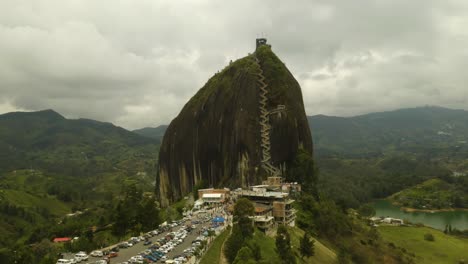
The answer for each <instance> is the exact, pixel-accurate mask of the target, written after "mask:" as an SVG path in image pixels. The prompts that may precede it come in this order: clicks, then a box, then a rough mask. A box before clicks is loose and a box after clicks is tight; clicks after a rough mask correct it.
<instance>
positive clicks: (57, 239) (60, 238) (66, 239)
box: [53, 237, 71, 243]
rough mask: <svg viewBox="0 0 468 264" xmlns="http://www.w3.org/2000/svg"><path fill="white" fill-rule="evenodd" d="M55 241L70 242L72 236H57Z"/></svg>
mask: <svg viewBox="0 0 468 264" xmlns="http://www.w3.org/2000/svg"><path fill="white" fill-rule="evenodd" d="M53 241H54V243H63V242H68V241H71V238H69V237H56V238H54V240H53Z"/></svg>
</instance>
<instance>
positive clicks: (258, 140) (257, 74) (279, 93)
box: [157, 45, 312, 206]
mask: <svg viewBox="0 0 468 264" xmlns="http://www.w3.org/2000/svg"><path fill="white" fill-rule="evenodd" d="M262 77H264V80H263V82H262V80H261V79H262ZM265 84H266V86H265ZM262 88H263V90H264V91H262ZM265 90H266V92H265ZM265 97H266V100H265ZM262 106H263V107H262ZM265 110H266V111H265ZM265 120H267V121H265ZM265 122H268V123H265ZM266 140H268V141H269V142H268V143H269V145H268V146H266V143H265V141H266ZM262 142H263V143H262ZM268 148H269V149H270V150H269V151H268V152H269V154H270V155H271V160H270V161H269V162H270V164H271V165H273V166H274V167H276V168H278V170H277V172H278V173H280V174H282V173H284V171H285V169H286V168H287V167H288V164H289V163H290V162H291V161H292V160H293V159H294V157H295V154H296V152H297V150H298V148H303V149H305V150H307V151H308V152H310V153H312V138H311V134H310V130H309V125H308V123H307V117H306V114H305V111H304V103H303V100H302V93H301V88H300V86H299V84H298V82H297V81H296V80H295V79H294V77H293V75H292V74H291V73H290V72H289V70H288V69H287V68H286V66H285V65H284V63H283V62H281V61H280V59H279V58H278V57H277V56H276V55H275V54H274V53H273V52H272V51H271V47H270V46H268V45H259V47H257V49H256V51H255V52H254V53H253V54H251V55H249V56H247V57H244V58H242V59H239V60H237V61H235V62H232V63H230V64H229V65H228V66H227V67H225V68H224V69H223V70H222V71H221V72H219V73H217V74H215V75H214V76H213V77H212V78H210V79H209V80H208V82H207V83H206V84H205V85H204V86H203V87H202V88H201V89H200V90H199V91H198V92H197V93H196V94H195V96H193V97H192V98H191V99H190V101H188V102H187V104H186V105H185V106H184V108H183V109H182V111H181V112H180V113H179V115H178V116H177V117H176V118H175V119H174V120H172V122H171V123H170V125H169V127H168V128H167V130H166V133H165V135H164V138H163V141H162V144H161V149H160V152H159V165H158V166H159V170H158V176H157V191H158V192H159V196H160V200H161V204H162V205H163V206H167V205H168V204H169V203H170V202H172V201H175V200H177V199H179V198H181V197H183V196H184V195H185V194H187V193H189V192H191V191H192V189H193V187H194V186H201V187H223V186H226V187H241V186H248V185H253V184H260V183H261V181H262V180H264V179H266V177H267V176H268V175H269V174H271V173H272V172H271V171H268V170H267V169H268V168H267V166H265V160H264V159H265V149H267V150H268ZM262 160H264V161H263V163H262Z"/></svg>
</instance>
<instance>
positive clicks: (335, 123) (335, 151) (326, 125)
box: [308, 107, 468, 158]
mask: <svg viewBox="0 0 468 264" xmlns="http://www.w3.org/2000/svg"><path fill="white" fill-rule="evenodd" d="M308 119H309V125H310V127H311V131H312V137H313V139H314V149H315V154H316V156H318V157H323V156H326V157H330V156H333V157H346V158H360V157H366V158H368V157H376V156H382V155H391V154H395V153H397V154H401V153H402V152H404V153H409V154H414V155H419V156H422V157H431V158H432V157H434V156H436V157H447V156H448V157H454V158H456V157H466V156H467V155H468V134H467V133H466V131H467V130H468V111H464V110H453V109H447V108H442V107H418V108H408V109H400V110H395V111H389V112H380V113H371V114H366V115H361V116H355V117H333V116H324V115H316V116H309V117H308Z"/></svg>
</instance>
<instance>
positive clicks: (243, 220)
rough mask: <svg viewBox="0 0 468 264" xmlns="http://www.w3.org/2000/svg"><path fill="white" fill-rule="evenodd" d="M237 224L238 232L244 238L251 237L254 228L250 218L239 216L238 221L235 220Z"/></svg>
mask: <svg viewBox="0 0 468 264" xmlns="http://www.w3.org/2000/svg"><path fill="white" fill-rule="evenodd" d="M237 225H238V226H239V229H240V232H241V234H242V236H243V237H244V238H250V237H252V235H253V233H254V228H253V225H252V219H250V218H249V217H247V216H242V217H240V218H239V221H238V222H237Z"/></svg>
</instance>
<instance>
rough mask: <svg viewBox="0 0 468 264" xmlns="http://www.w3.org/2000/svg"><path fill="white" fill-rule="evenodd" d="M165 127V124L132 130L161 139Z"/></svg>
mask: <svg viewBox="0 0 468 264" xmlns="http://www.w3.org/2000/svg"><path fill="white" fill-rule="evenodd" d="M167 127H168V126H167V125H160V126H158V127H144V128H140V129H136V130H133V132H134V133H137V134H139V135H141V136H144V137H149V138H153V139H157V140H159V141H161V140H162V138H163V137H164V133H165V132H166V129H167Z"/></svg>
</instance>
